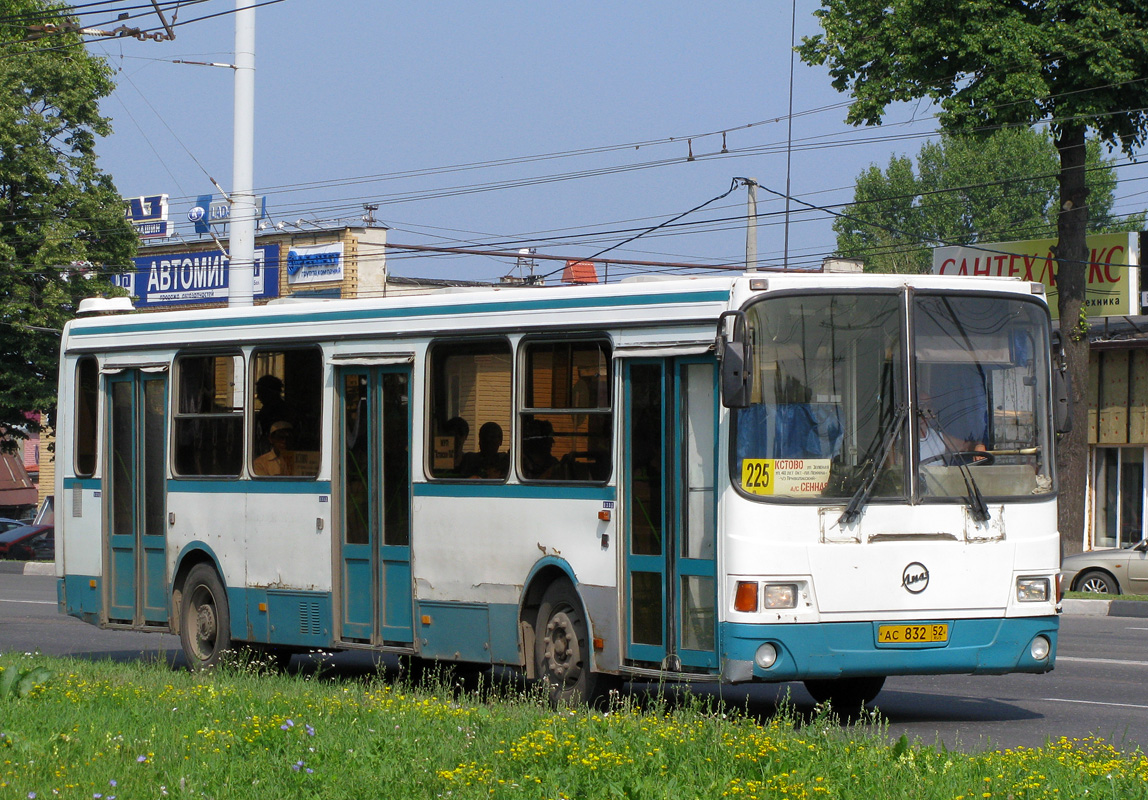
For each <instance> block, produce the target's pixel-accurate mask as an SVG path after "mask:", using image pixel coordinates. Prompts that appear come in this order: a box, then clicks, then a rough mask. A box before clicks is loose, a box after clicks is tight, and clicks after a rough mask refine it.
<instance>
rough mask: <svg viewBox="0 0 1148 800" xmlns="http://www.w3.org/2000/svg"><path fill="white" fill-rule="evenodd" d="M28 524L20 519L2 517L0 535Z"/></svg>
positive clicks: (0, 519) (0, 518)
mask: <svg viewBox="0 0 1148 800" xmlns="http://www.w3.org/2000/svg"><path fill="white" fill-rule="evenodd" d="M27 524H28V523H27V522H21V521H20V520H18V519H11V518H10V517H0V533H3V532H4V531H10V530H12V529H13V528H19V527H22V526H24V525H27Z"/></svg>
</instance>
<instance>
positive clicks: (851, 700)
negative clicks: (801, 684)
mask: <svg viewBox="0 0 1148 800" xmlns="http://www.w3.org/2000/svg"><path fill="white" fill-rule="evenodd" d="M884 685H885V676H884V675H878V676H876V677H866V678H832V679H821V680H807V681H805V689H806V691H808V692H809V693H810V694H811V695H813V699H814V700H816V701H817V702H818V703H825V702H828V703H829V704H830V706H832V708H833V710H834V711H837V712H839V713H843V714H852V713H854V712H856V711H859V710H860V709H861V707H862V706H864V705H865V704H866V703H871V702H873V700H874V698H876V697H877V694H878V693H879V692H880V691H881V687H882V686H884Z"/></svg>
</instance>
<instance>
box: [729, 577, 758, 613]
mask: <svg viewBox="0 0 1148 800" xmlns="http://www.w3.org/2000/svg"><path fill="white" fill-rule="evenodd" d="M733 610H734V611H745V612H748V613H753V612H754V611H757V581H738V582H737V589H736V591H735V592H734V595H733Z"/></svg>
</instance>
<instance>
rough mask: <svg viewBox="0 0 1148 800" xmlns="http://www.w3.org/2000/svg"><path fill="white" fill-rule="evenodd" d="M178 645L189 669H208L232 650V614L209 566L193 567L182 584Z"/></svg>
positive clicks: (214, 573) (216, 577)
mask: <svg viewBox="0 0 1148 800" xmlns="http://www.w3.org/2000/svg"><path fill="white" fill-rule="evenodd" d="M180 616H181V619H180V626H179V641H180V644H181V645H182V646H183V655H184V657H185V658H186V659H187V666H188V669H191V670H200V669H211V668H212V667H214V666H215V665H217V664H218V663H219V660H220V659H221V658H222V656H223V653H224V652H225V651H227V650H229V649H230V648H231V613H230V612H229V610H228V608H227V593H226V592H225V591H224V589H223V581H221V580H220V579H219V575H217V574H216V572H215V570H214V569H213V568H212V567H211V566H210V565H209V564H196V565H195V566H194V567H192V568H191V572H189V573H188V574H187V580H186V581H184V584H183V608H182V609H181V610H180Z"/></svg>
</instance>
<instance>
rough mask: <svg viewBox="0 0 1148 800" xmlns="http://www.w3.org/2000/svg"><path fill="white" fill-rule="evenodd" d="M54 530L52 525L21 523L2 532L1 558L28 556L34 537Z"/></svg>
mask: <svg viewBox="0 0 1148 800" xmlns="http://www.w3.org/2000/svg"><path fill="white" fill-rule="evenodd" d="M53 530H54V529H53V527H52V526H51V525H21V526H20V527H19V528H12V529H11V530H7V531H4V532H3V533H0V558H28V557H29V555H30V554H31V552H32V551H31V541H32V539H34V538H35V537H36V536H38V535H39V534H41V533H44V532H45V531H53Z"/></svg>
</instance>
